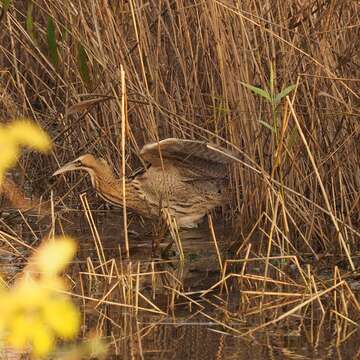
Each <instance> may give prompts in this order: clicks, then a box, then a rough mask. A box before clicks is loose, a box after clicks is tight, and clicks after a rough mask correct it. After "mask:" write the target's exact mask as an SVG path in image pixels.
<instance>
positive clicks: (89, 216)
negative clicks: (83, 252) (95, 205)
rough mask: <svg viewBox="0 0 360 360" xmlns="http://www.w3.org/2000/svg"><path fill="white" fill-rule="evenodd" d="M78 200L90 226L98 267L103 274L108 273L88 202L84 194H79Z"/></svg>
mask: <svg viewBox="0 0 360 360" xmlns="http://www.w3.org/2000/svg"><path fill="white" fill-rule="evenodd" d="M80 200H81V203H82V206H83V208H84V212H85V216H86V220H87V221H88V224H89V226H90V231H91V234H92V237H93V240H94V244H95V248H96V253H97V256H98V259H99V263H100V267H101V270H102V272H103V273H104V274H106V273H108V272H109V271H108V268H107V261H106V258H105V253H104V249H103V246H102V242H101V238H100V235H99V232H98V230H97V228H96V224H95V222H94V218H93V216H92V213H91V210H90V207H89V203H88V201H87V197H86V194H81V195H80Z"/></svg>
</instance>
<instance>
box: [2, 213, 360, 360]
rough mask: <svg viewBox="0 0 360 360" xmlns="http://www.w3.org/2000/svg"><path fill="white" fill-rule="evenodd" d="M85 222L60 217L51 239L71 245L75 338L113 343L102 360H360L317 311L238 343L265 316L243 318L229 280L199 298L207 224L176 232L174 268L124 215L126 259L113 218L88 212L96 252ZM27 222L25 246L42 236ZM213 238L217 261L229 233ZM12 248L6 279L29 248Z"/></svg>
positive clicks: (209, 252)
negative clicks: (79, 323)
mask: <svg viewBox="0 0 360 360" xmlns="http://www.w3.org/2000/svg"><path fill="white" fill-rule="evenodd" d="M84 219H85V217H84V214H83V213H82V212H72V213H62V214H61V216H59V217H58V219H57V220H56V232H61V231H64V233H67V234H69V235H72V236H74V237H75V238H77V239H78V242H79V251H78V257H77V260H76V262H74V264H73V265H72V267H71V269H70V270H69V272H68V274H67V276H68V278H69V280H70V281H71V284H72V289H71V291H72V293H73V294H74V295H76V296H77V297H76V301H77V302H78V304H79V307H80V308H81V310H82V312H83V316H84V325H83V327H82V335H83V337H84V338H87V337H88V336H89V333H90V332H91V331H93V329H96V331H97V332H98V333H99V334H100V335H101V336H103V337H104V338H106V339H107V340H108V342H109V343H110V344H111V347H110V355H109V357H108V358H114V359H115V358H116V359H127V358H129V359H137V358H144V359H246V360H247V359H255V360H257V359H279V358H281V359H333V358H339V359H350V358H355V357H356V356H357V355H359V340H360V339H359V334H358V333H354V334H353V336H350V337H349V339H348V340H347V342H345V343H344V344H343V345H342V346H340V347H339V348H336V347H335V345H334V328H333V326H331V324H330V322H329V320H328V319H327V320H324V321H323V320H322V319H321V316H319V314H320V312H316V314H317V315H316V316H314V317H313V318H311V319H308V318H303V317H301V316H297V314H294V315H293V316H290V317H289V318H288V319H286V320H285V321H284V322H281V323H277V324H275V325H274V326H272V327H268V328H265V329H263V330H262V331H258V332H256V333H255V334H253V335H252V336H249V337H245V338H244V337H242V336H241V334H244V333H246V331H247V330H248V329H250V328H251V327H253V326H256V325H259V324H261V323H264V322H266V321H267V319H266V316H269V319H271V316H270V315H266V313H265V314H264V317H265V318H264V319H263V318H261V319H260V316H259V315H258V314H256V316H252V317H251V316H247V317H244V316H243V312H242V309H243V308H244V303H242V301H243V300H242V297H241V293H240V291H239V290H238V287H237V286H231V282H230V286H229V287H228V288H227V289H225V288H223V289H222V291H220V287H217V288H216V289H215V290H214V291H211V292H209V293H207V294H206V296H204V293H203V291H204V290H207V289H209V288H211V286H212V285H214V284H215V283H216V282H217V281H219V279H220V278H221V271H220V264H219V258H218V252H217V250H216V247H215V244H214V240H213V236H212V234H211V232H210V231H209V228H208V224H207V223H206V222H205V223H204V224H202V225H201V226H200V228H198V229H190V230H186V231H183V232H181V234H180V236H181V240H182V246H183V248H184V253H185V262H180V261H179V260H178V258H177V257H176V256H175V257H174V258H170V259H168V260H166V261H164V260H163V259H160V258H158V257H156V258H153V257H151V253H152V238H151V236H152V235H151V232H152V231H153V230H154V229H153V224H151V223H148V222H146V223H141V221H139V220H138V218H133V219H132V218H130V221H129V223H130V226H129V243H130V260H125V259H124V257H123V255H124V233H123V222H122V218H121V212H112V211H104V212H98V213H94V220H95V227H96V231H97V233H98V235H99V238H100V241H101V246H100V247H101V248H99V244H98V243H97V240H96V234H94V231H91V230H90V225H89V223H88V222H87V221H85V220H84ZM29 223H31V226H32V231H26V230H24V229H28V225H26V226H25V225H24V224H22V225H21V226H22V230H21V236H22V239H23V240H24V241H25V243H28V244H30V243H32V241H33V240H34V233H33V232H35V234H36V236H37V237H39V238H41V237H42V236H44V235H45V234H46V233H47V232H48V231H49V226H48V223H46V221H44V220H43V222H40V223H39V222H37V221H36V220H35V219H33V220H31V221H30V220H29ZM44 223H45V224H44ZM19 226H20V225H19ZM21 226H20V227H21ZM228 232H230V234H229V233H228ZM15 235H16V234H13V236H14V237H15ZM215 235H216V239H217V244H218V246H219V248H220V249H219V252H220V254H221V255H220V256H222V257H223V258H225V257H226V256H227V253H226V251H225V250H226V249H227V248H228V247H229V245H230V244H231V242H232V240H233V237H232V236H231V235H233V234H232V233H231V229H230V230H229V229H228V227H226V226H224V225H223V224H218V225H217V226H216V228H215ZM10 240H11V239H8V241H9V243H10ZM166 241H169V240H168V239H167V240H164V241H163V246H165V245H166ZM16 249H17V250H18V249H22V250H21V252H20V253H16V251H15V250H14V249H12V248H11V246H9V244H7V243H6V242H5V241H4V239H3V243H2V247H1V253H0V260H1V264H2V272H3V273H5V274H7V276H6V277H7V279H11V278H12V277H13V276H15V274H16V272H17V271H19V269H20V268H21V266H22V264H24V263H25V259H26V256H27V255H26V254H27V252H28V251H29V250H28V249H27V247H26V246H25V245H23V246H20V245H19V244H16ZM13 264H18V266H13ZM234 284H236V283H235V282H234ZM284 311H285V310H284ZM278 315H280V313H279V314H278ZM5 358H6V357H5Z"/></svg>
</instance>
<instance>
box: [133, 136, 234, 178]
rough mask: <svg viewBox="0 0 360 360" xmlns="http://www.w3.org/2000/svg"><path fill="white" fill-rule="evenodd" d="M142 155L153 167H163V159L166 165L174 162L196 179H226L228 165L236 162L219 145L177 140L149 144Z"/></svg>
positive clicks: (228, 152)
mask: <svg viewBox="0 0 360 360" xmlns="http://www.w3.org/2000/svg"><path fill="white" fill-rule="evenodd" d="M160 153H161V155H160ZM140 155H141V157H142V158H143V159H144V160H146V161H148V162H150V163H151V164H152V165H153V166H162V162H161V159H162V161H163V162H164V163H166V162H172V163H174V164H176V165H177V166H179V167H181V168H183V169H184V170H185V171H186V172H189V174H192V175H193V177H194V178H196V177H198V176H202V177H204V176H205V177H207V176H208V177H216V178H219V177H225V176H226V165H227V164H229V163H231V162H232V161H234V160H236V156H235V155H234V154H233V153H231V152H230V151H228V150H226V149H224V148H222V147H220V146H218V145H215V144H211V143H207V142H202V141H197V140H185V139H176V138H169V139H165V140H161V141H159V142H158V143H151V144H147V145H145V146H144V147H143V148H142V150H141V152H140ZM160 156H161V157H160Z"/></svg>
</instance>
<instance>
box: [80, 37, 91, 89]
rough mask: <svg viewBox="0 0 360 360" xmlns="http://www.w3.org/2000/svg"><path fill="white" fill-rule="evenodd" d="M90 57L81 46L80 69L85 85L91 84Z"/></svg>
mask: <svg viewBox="0 0 360 360" xmlns="http://www.w3.org/2000/svg"><path fill="white" fill-rule="evenodd" d="M87 62H88V56H87V54H86V51H85V49H84V47H83V46H82V45H81V44H79V46H78V67H79V71H80V75H81V78H82V79H83V81H84V82H85V83H89V82H90V75H89V67H88V65H87Z"/></svg>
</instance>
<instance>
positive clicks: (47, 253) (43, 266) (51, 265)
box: [34, 236, 76, 277]
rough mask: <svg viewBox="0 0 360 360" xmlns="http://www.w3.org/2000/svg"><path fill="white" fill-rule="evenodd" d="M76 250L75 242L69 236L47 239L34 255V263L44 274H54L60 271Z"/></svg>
mask: <svg viewBox="0 0 360 360" xmlns="http://www.w3.org/2000/svg"><path fill="white" fill-rule="evenodd" d="M75 252H76V243H75V241H74V240H72V239H71V238H69V237H65V236H64V237H62V238H59V239H57V240H55V241H49V242H47V243H46V244H45V245H44V246H42V247H41V248H40V249H39V251H38V253H37V254H36V255H35V256H34V263H35V264H36V266H37V267H38V268H39V271H41V272H42V273H43V275H45V276H49V277H51V276H54V275H56V274H58V273H59V272H60V271H62V270H63V269H64V268H65V267H66V265H67V264H68V263H69V262H70V261H71V259H72V258H73V257H74V255H75Z"/></svg>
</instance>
